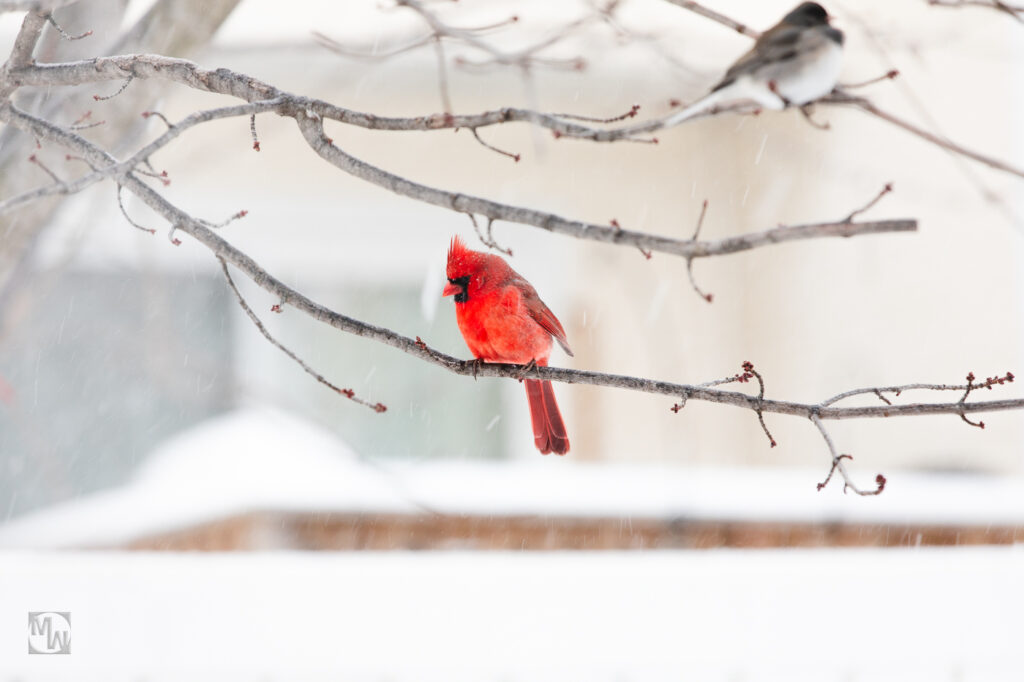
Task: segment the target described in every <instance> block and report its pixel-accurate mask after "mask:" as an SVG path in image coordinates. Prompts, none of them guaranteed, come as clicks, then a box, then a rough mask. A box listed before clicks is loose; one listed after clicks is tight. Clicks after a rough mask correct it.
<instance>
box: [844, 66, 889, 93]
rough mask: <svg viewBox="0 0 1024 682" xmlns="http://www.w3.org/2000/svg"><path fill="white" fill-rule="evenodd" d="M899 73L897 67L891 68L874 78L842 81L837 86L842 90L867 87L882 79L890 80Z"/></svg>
mask: <svg viewBox="0 0 1024 682" xmlns="http://www.w3.org/2000/svg"><path fill="white" fill-rule="evenodd" d="M899 75H900V72H899V71H898V70H897V69H891V70H889V71H886V72H885V73H883V74H882V75H881V76H876V77H875V78H869V79H868V80H866V81H860V82H858V83H844V84H842V85H840V86H839V87H840V88H841V89H843V90H856V89H857V88H864V87H867V86H869V85H874V84H875V83H881V82H882V81H888V80H892V79H894V78H897V77H899Z"/></svg>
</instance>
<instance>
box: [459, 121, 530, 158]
mask: <svg viewBox="0 0 1024 682" xmlns="http://www.w3.org/2000/svg"><path fill="white" fill-rule="evenodd" d="M469 130H470V132H472V133H473V137H474V138H476V141H477V142H479V143H480V144H482V145H483V146H484V147H487V148H488V149H490V150H491V151H492V152H497V153H499V154H501V155H502V156H507V157H508V158H510V159H512V160H513V161H515V162H516V163H519V154H513V153H512V152H507V151H505V150H504V149H498V148H497V147H495V146H494V145H492V144H488V143H487V142H484V141H483V139H481V137H480V134H479V133H478V132H476V128H470V129H469Z"/></svg>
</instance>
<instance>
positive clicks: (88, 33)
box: [46, 14, 92, 41]
mask: <svg viewBox="0 0 1024 682" xmlns="http://www.w3.org/2000/svg"><path fill="white" fill-rule="evenodd" d="M46 20H47V21H48V22H50V26H53V27H54V28H55V29H57V33H59V34H60V37H61V38H63V39H64V40H68V41H70V40H81V39H82V38H88V37H89V36H91V35H92V31H86V32H85V33H82V34H79V35H77V36H73V35H71V34H70V33H68V32H67V31H65V30H64V28H63V27H62V26H61V25H60V24H58V23H57V22H56V21H55V20H54V18H53V14H47V15H46Z"/></svg>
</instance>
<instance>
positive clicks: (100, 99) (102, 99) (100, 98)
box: [92, 74, 135, 102]
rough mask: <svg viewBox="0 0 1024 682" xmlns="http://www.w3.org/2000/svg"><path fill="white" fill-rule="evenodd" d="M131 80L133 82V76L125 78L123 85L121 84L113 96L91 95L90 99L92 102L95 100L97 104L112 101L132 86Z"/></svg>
mask: <svg viewBox="0 0 1024 682" xmlns="http://www.w3.org/2000/svg"><path fill="white" fill-rule="evenodd" d="M133 80H135V74H131V75H129V76H128V77H127V78H125V79H124V83H122V84H121V87H120V88H118V89H117V92H115V93H114V94H112V95H93V96H92V98H93V99H94V100H96V101H97V102H105V101H106V100H108V99H114V98H115V97H117V96H118V95H120V94H121V93H122V92H124V91H125V90H126V89H127V88H128V86H129V85H131V84H132V81H133Z"/></svg>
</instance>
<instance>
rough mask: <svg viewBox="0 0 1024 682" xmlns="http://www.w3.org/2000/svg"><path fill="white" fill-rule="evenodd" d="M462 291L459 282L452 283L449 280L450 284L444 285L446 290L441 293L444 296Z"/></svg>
mask: <svg viewBox="0 0 1024 682" xmlns="http://www.w3.org/2000/svg"><path fill="white" fill-rule="evenodd" d="M434 291H437V289H434ZM461 291H462V287H460V286H459V285H458V284H452V283H451V282H448V284H445V285H444V291H442V292H441V295H442V296H454V295H455V294H457V293H459V292H461Z"/></svg>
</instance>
